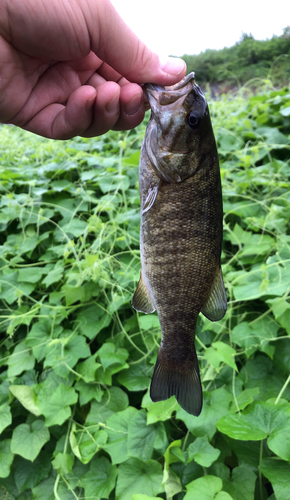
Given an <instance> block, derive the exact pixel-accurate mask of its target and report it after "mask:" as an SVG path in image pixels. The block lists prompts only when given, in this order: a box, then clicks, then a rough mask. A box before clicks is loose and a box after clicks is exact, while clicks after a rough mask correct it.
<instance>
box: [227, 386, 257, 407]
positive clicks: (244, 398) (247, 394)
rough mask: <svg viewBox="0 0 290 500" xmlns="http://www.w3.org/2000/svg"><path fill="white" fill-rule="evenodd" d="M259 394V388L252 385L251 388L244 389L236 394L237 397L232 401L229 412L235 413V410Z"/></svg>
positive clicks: (247, 403)
mask: <svg viewBox="0 0 290 500" xmlns="http://www.w3.org/2000/svg"><path fill="white" fill-rule="evenodd" d="M258 394H259V388H258V387H254V388H253V389H245V390H244V391H242V392H241V394H239V395H238V397H237V398H236V399H235V400H234V401H232V403H231V407H230V412H231V413H235V412H236V411H241V410H243V409H244V408H246V406H248V405H249V404H250V403H252V402H253V401H254V398H255V396H257V395H258Z"/></svg>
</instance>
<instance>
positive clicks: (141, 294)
mask: <svg viewBox="0 0 290 500" xmlns="http://www.w3.org/2000/svg"><path fill="white" fill-rule="evenodd" d="M131 304H132V306H133V307H134V309H136V311H140V312H143V313H145V314H150V313H153V312H154V311H155V309H156V308H155V306H154V305H153V304H152V300H151V298H150V295H149V292H148V290H147V288H146V285H145V283H144V281H143V278H142V272H141V275H140V280H139V283H138V286H137V288H136V291H135V293H134V295H133V299H132V302H131Z"/></svg>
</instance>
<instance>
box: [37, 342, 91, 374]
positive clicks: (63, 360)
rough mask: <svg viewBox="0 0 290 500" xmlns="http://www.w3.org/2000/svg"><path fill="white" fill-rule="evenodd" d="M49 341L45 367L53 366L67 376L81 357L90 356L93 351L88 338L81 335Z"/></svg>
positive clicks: (57, 371) (56, 371)
mask: <svg viewBox="0 0 290 500" xmlns="http://www.w3.org/2000/svg"><path fill="white" fill-rule="evenodd" d="M71 333H72V332H68V335H67V337H63V338H60V339H55V340H52V341H51V342H49V343H48V344H47V346H46V349H45V354H46V358H45V361H44V367H46V366H51V367H52V368H53V369H54V371H55V373H56V374H57V375H59V376H61V377H67V376H68V375H69V373H70V368H73V367H74V366H75V365H76V363H77V362H78V360H79V359H81V358H87V357H88V356H90V354H91V351H90V348H89V346H88V345H87V343H86V339H85V338H84V337H81V336H80V335H74V336H72V335H71Z"/></svg>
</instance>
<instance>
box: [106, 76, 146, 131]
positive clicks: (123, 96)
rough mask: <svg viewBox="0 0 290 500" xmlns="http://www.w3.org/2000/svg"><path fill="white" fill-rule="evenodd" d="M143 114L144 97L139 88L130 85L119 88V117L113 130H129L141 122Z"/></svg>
mask: <svg viewBox="0 0 290 500" xmlns="http://www.w3.org/2000/svg"><path fill="white" fill-rule="evenodd" d="M144 113H145V102H144V95H143V91H142V89H141V87H140V86H139V85H137V84H134V83H131V84H126V85H124V86H122V87H121V93H120V117H119V120H118V121H117V123H116V124H115V125H114V127H113V129H114V130H129V129H132V128H135V127H137V125H139V123H141V122H142V120H143V118H144Z"/></svg>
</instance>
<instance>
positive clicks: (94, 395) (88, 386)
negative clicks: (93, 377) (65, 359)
mask: <svg viewBox="0 0 290 500" xmlns="http://www.w3.org/2000/svg"><path fill="white" fill-rule="evenodd" d="M96 365H98V363H96ZM75 389H76V390H77V391H78V392H79V400H80V404H81V405H85V404H87V403H88V402H89V401H91V400H92V399H96V400H97V401H101V399H102V396H103V394H104V391H103V389H102V386H101V385H100V384H99V383H98V382H92V383H88V382H85V381H84V380H82V379H81V380H79V381H78V382H77V383H76V384H75Z"/></svg>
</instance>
